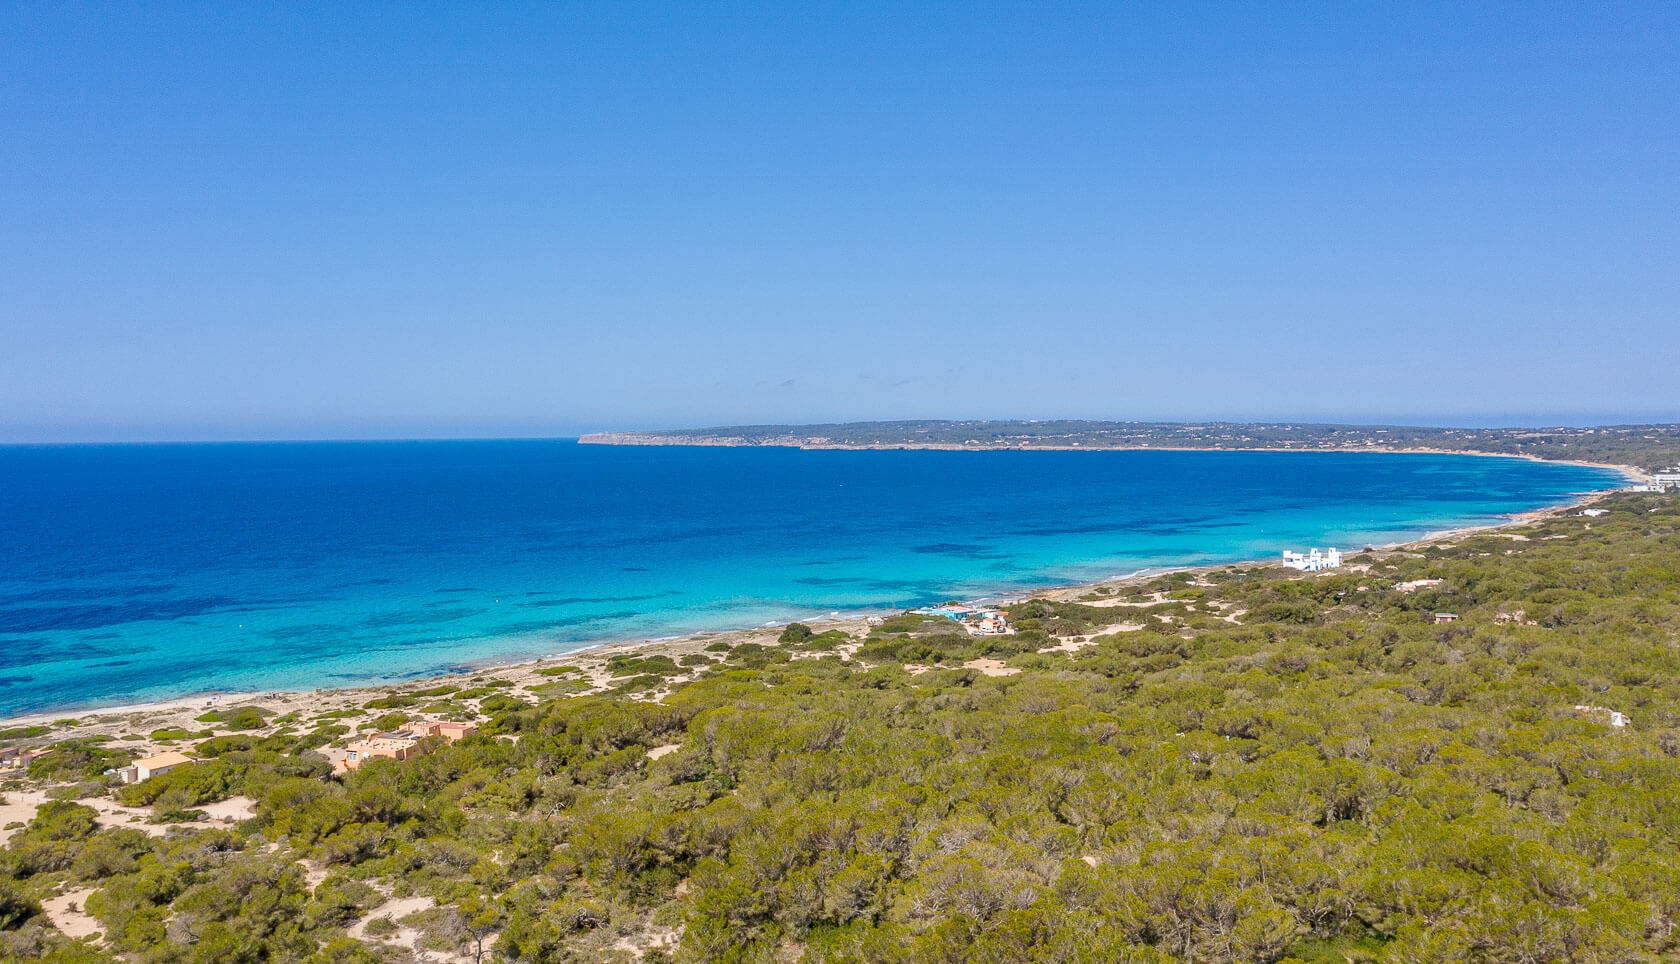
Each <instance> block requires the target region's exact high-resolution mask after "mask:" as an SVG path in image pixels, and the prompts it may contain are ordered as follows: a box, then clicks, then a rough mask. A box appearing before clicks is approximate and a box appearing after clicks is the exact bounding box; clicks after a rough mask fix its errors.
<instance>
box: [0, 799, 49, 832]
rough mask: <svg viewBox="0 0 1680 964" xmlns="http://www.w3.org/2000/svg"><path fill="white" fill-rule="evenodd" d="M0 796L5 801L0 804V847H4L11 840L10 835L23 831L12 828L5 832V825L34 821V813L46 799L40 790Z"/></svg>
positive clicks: (19, 828)
mask: <svg viewBox="0 0 1680 964" xmlns="http://www.w3.org/2000/svg"><path fill="white" fill-rule="evenodd" d="M0 796H3V797H5V800H6V802H5V803H0V846H5V844H6V841H8V840H10V839H12V834H14V833H17V832H18V831H19V830H21V829H23V828H21V827H13V828H12V829H10V830H7V829H6V825H7V824H13V823H28V822H29V821H31V820H34V819H35V811H36V810H39V809H40V808H41V802H42V801H43V800H45V799H47V795H46V794H45V793H42V792H41V791H40V790H8V791H6V792H5V793H3V794H0Z"/></svg>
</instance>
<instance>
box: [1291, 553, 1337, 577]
mask: <svg viewBox="0 0 1680 964" xmlns="http://www.w3.org/2000/svg"><path fill="white" fill-rule="evenodd" d="M1283 564H1284V565H1286V566H1288V567H1289V568H1291V569H1299V570H1300V571H1302V572H1322V571H1323V570H1325V569H1335V568H1338V567H1340V566H1341V564H1342V550H1340V549H1329V550H1326V551H1323V552H1320V551H1319V550H1317V549H1313V550H1312V551H1310V552H1307V553H1305V554H1302V553H1299V552H1294V551H1292V550H1289V549H1285V550H1283Z"/></svg>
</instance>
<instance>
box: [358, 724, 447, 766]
mask: <svg viewBox="0 0 1680 964" xmlns="http://www.w3.org/2000/svg"><path fill="white" fill-rule="evenodd" d="M477 732H478V727H476V726H473V725H472V724H471V723H450V722H445V721H441V720H429V721H428V720H416V721H415V722H413V723H408V724H406V725H404V726H403V728H402V729H400V730H392V731H391V732H389V733H376V734H374V735H373V736H369V737H364V738H363V739H360V740H356V741H354V742H352V743H351V744H350V745H349V746H347V747H345V755H344V759H342V760H340V761H338V767H337V768H338V769H339V770H341V771H343V770H354V769H356V768H357V767H359V766H361V765H362V763H363V762H364V761H366V760H372V759H375V758H376V757H384V758H386V759H390V760H407V759H409V758H410V757H416V756H419V755H420V754H422V753H424V752H426V747H425V744H423V743H422V742H421V741H422V740H425V739H427V738H429V737H442V738H443V739H445V740H447V741H449V742H450V743H454V742H455V741H457V740H464V739H466V738H467V737H469V736H472V735H473V734H475V733H477Z"/></svg>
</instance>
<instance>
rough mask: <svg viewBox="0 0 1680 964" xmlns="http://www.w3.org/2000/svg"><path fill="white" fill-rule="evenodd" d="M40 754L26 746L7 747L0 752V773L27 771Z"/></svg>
mask: <svg viewBox="0 0 1680 964" xmlns="http://www.w3.org/2000/svg"><path fill="white" fill-rule="evenodd" d="M39 755H40V754H38V753H36V752H35V751H34V750H33V749H31V748H30V747H27V746H9V747H6V748H5V749H3V750H0V773H5V772H7V771H10V770H27V769H28V768H29V764H30V763H32V762H34V760H35V758H36V757H37V756H39Z"/></svg>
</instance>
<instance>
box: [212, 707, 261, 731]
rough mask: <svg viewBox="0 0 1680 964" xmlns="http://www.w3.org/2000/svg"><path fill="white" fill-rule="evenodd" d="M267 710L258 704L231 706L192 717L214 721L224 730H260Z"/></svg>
mask: <svg viewBox="0 0 1680 964" xmlns="http://www.w3.org/2000/svg"><path fill="white" fill-rule="evenodd" d="M270 715H272V713H271V712H270V711H269V710H265V709H263V708H261V707H258V706H233V707H229V708H227V709H225V710H211V711H209V712H208V713H203V714H200V715H199V716H195V717H193V719H195V720H197V721H198V722H200V723H215V724H218V725H220V726H221V727H222V729H225V730H260V729H262V728H263V726H265V725H266V722H267V719H268V717H269V716H270Z"/></svg>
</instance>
